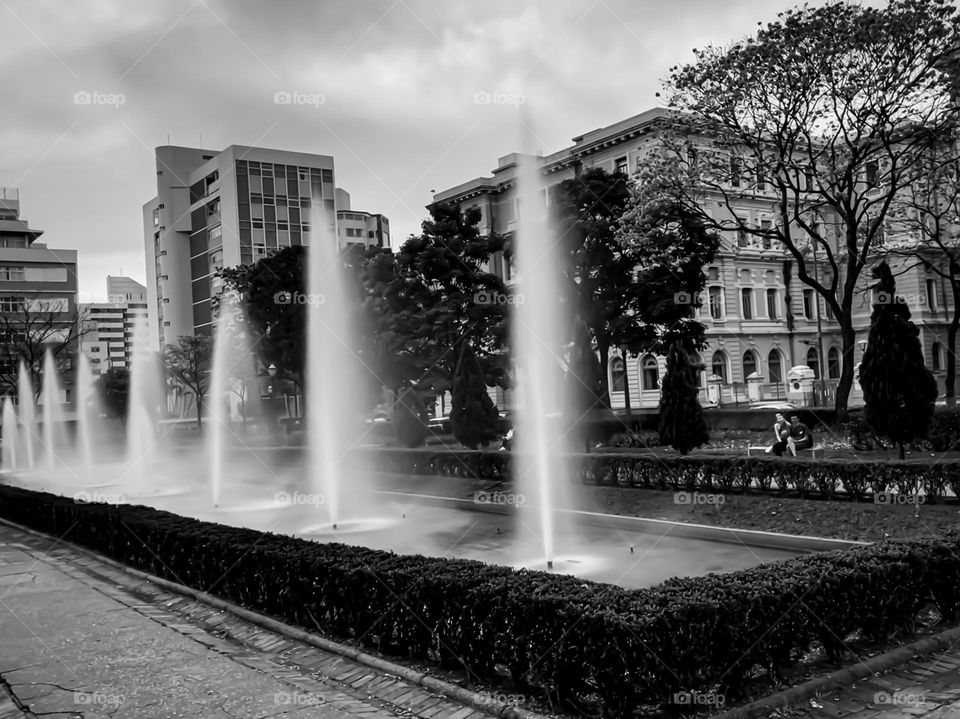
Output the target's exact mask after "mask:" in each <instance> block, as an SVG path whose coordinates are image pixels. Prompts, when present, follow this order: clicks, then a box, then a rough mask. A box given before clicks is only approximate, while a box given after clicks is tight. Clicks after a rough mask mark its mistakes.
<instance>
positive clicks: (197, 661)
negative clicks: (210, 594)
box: [0, 524, 486, 719]
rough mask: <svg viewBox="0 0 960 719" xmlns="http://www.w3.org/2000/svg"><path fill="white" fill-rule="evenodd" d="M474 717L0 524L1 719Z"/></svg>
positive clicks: (413, 688) (332, 656) (475, 718)
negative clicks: (41, 717) (14, 718)
mask: <svg viewBox="0 0 960 719" xmlns="http://www.w3.org/2000/svg"><path fill="white" fill-rule="evenodd" d="M34 715H37V716H51V717H56V718H57V719H73V718H79V717H82V718H83V719H101V718H102V717H124V719H128V718H129V719H134V718H143V719H168V718H173V717H204V718H205V719H207V718H210V719H219V718H223V719H253V718H261V717H262V718H264V719H265V718H266V717H270V718H271V719H273V718H274V717H302V718H306V717H322V718H324V719H341V718H344V717H366V718H374V717H422V718H423V719H479V718H480V717H484V716H486V715H484V714H483V713H481V712H479V711H476V710H474V709H472V708H470V707H465V706H463V705H460V704H457V703H456V702H453V701H451V700H448V699H446V698H443V697H440V696H438V695H435V694H432V693H430V692H429V691H427V690H426V689H424V688H422V687H416V686H413V685H412V684H408V683H406V682H404V681H402V680H400V679H399V678H397V677H392V676H389V675H387V674H384V673H381V672H377V671H376V670H373V669H371V668H369V667H366V666H363V665H361V664H358V663H356V662H353V661H350V660H348V659H346V658H344V657H340V656H337V655H335V654H332V653H328V652H324V651H322V650H320V649H318V648H316V647H313V646H310V645H307V644H303V643H301V642H297V641H295V640H292V639H288V638H286V637H283V636H281V635H278V634H274V633H272V632H269V631H267V630H264V629H261V628H260V627H257V626H255V625H252V624H248V623H246V622H244V621H242V620H240V619H239V618H237V617H235V616H233V615H231V614H229V613H225V612H221V611H219V610H217V609H214V608H211V607H209V606H206V605H204V604H202V603H200V602H197V601H194V600H191V599H187V598H185V597H182V596H180V595H178V594H173V593H170V592H167V591H164V590H161V589H159V588H157V587H156V586H155V585H153V584H151V583H150V582H148V581H146V580H141V579H139V578H136V577H132V576H131V575H128V574H126V573H125V572H123V571H121V570H118V569H114V568H113V567H110V566H109V565H107V564H104V563H102V562H99V561H98V560H96V559H93V558H91V557H90V556H88V555H86V554H84V553H82V552H79V551H76V550H73V549H71V548H69V547H64V546H57V541H56V540H55V539H53V538H46V537H39V536H36V535H33V534H28V533H26V532H22V531H19V530H17V529H14V528H11V527H9V526H6V525H3V524H0V719H8V718H12V717H16V718H17V719H22V718H23V717H33V716H34Z"/></svg>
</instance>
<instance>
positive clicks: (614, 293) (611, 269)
mask: <svg viewBox="0 0 960 719" xmlns="http://www.w3.org/2000/svg"><path fill="white" fill-rule="evenodd" d="M629 200H630V181H629V178H628V177H627V176H626V175H624V174H622V173H613V174H610V173H608V172H606V171H605V170H603V169H602V168H592V169H589V170H586V171H585V172H583V173H582V174H581V175H580V176H579V177H575V178H573V179H570V180H564V181H563V182H561V183H560V184H559V185H557V186H556V187H555V188H552V189H551V198H550V205H551V208H552V210H553V215H554V220H555V222H556V226H557V232H558V235H559V239H558V241H559V242H560V244H561V246H562V247H563V250H564V254H565V256H566V257H567V258H568V262H567V264H566V266H565V267H564V273H563V274H564V278H565V280H566V283H567V286H566V287H565V288H564V291H565V292H566V293H567V295H568V297H570V298H572V301H573V308H574V309H573V311H574V312H575V313H576V315H577V316H578V317H579V318H580V321H582V322H583V323H584V324H585V326H586V327H587V329H588V330H589V335H588V340H592V343H593V346H594V347H595V349H596V352H597V353H598V354H599V357H600V361H599V364H600V368H601V369H602V371H600V372H599V373H598V380H599V382H600V388H599V398H600V400H601V402H602V404H603V405H604V406H609V404H610V388H609V386H608V382H607V373H606V367H607V365H608V363H609V360H610V347H611V346H613V345H614V344H615V343H616V342H617V339H618V334H622V333H623V332H625V331H626V330H627V327H628V326H630V325H631V323H632V322H634V321H635V320H634V318H633V316H632V315H630V314H628V313H627V306H628V303H629V298H630V291H631V288H632V287H633V284H634V283H633V268H634V265H635V260H634V259H633V258H632V257H631V254H630V250H631V246H630V245H625V244H624V243H622V242H621V241H620V240H619V238H618V236H617V227H618V224H619V221H620V217H621V216H622V215H623V214H624V212H625V211H626V209H627V205H628V203H629ZM578 341H579V340H578ZM590 384H592V380H591V381H590Z"/></svg>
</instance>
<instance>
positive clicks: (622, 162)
mask: <svg viewBox="0 0 960 719" xmlns="http://www.w3.org/2000/svg"><path fill="white" fill-rule="evenodd" d="M613 171H614V172H619V173H620V174H621V175H626V174H627V158H626V157H618V158H617V160H616V162H614V163H613Z"/></svg>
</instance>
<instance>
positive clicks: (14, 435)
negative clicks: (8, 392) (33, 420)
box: [0, 397, 20, 472]
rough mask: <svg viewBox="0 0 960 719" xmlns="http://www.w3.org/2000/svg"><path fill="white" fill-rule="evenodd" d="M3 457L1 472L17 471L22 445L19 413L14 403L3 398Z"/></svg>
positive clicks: (0, 462) (0, 463) (0, 461)
mask: <svg viewBox="0 0 960 719" xmlns="http://www.w3.org/2000/svg"><path fill="white" fill-rule="evenodd" d="M2 417H3V457H2V458H0V470H2V471H4V472H12V471H13V470H15V469H17V460H18V456H17V452H18V450H19V445H20V433H19V432H17V413H16V411H15V410H14V409H13V401H12V400H11V399H10V398H9V397H4V398H3V415H2Z"/></svg>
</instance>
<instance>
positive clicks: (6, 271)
mask: <svg viewBox="0 0 960 719" xmlns="http://www.w3.org/2000/svg"><path fill="white" fill-rule="evenodd" d="M0 281H6V282H23V268H22V267H13V266H12V265H0Z"/></svg>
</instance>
